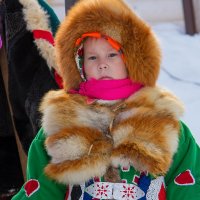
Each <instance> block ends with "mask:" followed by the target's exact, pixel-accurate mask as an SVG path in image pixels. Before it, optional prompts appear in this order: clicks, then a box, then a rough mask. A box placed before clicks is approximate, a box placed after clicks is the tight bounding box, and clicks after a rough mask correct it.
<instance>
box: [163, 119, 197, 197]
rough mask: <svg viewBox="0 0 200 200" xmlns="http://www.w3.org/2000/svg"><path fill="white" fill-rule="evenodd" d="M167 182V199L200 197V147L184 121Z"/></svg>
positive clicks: (166, 178)
mask: <svg viewBox="0 0 200 200" xmlns="http://www.w3.org/2000/svg"><path fill="white" fill-rule="evenodd" d="M165 182H166V189H167V200H174V199H176V200H188V199H190V200H197V199H200V148H199V146H198V144H197V143H196V142H195V140H194V138H193V136H192V134H191V132H190V130H189V129H188V128H187V126H186V125H185V124H184V123H182V122H181V134H180V140H179V147H178V151H177V153H176V154H175V155H174V159H173V164H172V166H171V168H170V170H169V172H168V174H167V175H166V177H165Z"/></svg>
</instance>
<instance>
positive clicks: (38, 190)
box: [12, 129, 67, 200]
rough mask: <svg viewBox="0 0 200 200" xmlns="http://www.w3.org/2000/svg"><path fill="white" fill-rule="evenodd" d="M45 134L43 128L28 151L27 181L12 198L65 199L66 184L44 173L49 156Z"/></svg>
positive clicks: (33, 199) (24, 199)
mask: <svg viewBox="0 0 200 200" xmlns="http://www.w3.org/2000/svg"><path fill="white" fill-rule="evenodd" d="M44 140H45V136H44V133H43V130H42V129H41V130H40V131H39V133H38V134H37V136H36V137H35V139H34V140H33V142H32V144H31V146H30V150H29V153H28V163H27V182H26V183H25V184H24V185H23V186H22V188H21V190H20V191H19V192H18V193H17V194H16V195H15V196H14V197H13V198H12V200H26V199H29V200H46V199H48V200H55V199H57V200H63V199H64V197H65V193H66V188H67V187H66V186H65V185H62V184H59V183H56V182H54V181H53V180H51V179H49V178H48V177H47V176H46V175H45V174H44V167H45V166H46V165H47V163H48V162H49V157H48V155H47V153H46V151H45V148H44Z"/></svg>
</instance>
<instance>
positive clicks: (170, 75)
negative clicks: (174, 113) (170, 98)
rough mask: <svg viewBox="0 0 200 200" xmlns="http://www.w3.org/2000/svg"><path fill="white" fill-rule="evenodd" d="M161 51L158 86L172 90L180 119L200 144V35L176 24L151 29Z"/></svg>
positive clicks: (161, 25) (160, 25)
mask: <svg viewBox="0 0 200 200" xmlns="http://www.w3.org/2000/svg"><path fill="white" fill-rule="evenodd" d="M153 30H154V31H155V33H156V34H157V36H158V38H159V40H160V44H161V48H162V51H163V62H162V65H161V73H160V77H159V80H158V84H159V85H162V86H163V87H165V88H168V89H169V90H171V91H173V92H174V93H175V94H176V95H177V96H178V97H179V98H180V99H181V100H182V101H183V103H184V104H185V114H184V116H183V118H182V120H183V121H184V122H185V123H186V124H187V126H188V127H189V128H190V130H191V131H192V133H193V135H194V137H195V139H196V140H197V142H198V144H200V120H199V114H200V34H196V35H194V36H189V35H186V34H185V30H184V27H183V26H182V27H180V26H178V25H175V24H158V25H155V26H153Z"/></svg>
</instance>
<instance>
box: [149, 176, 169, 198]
mask: <svg viewBox="0 0 200 200" xmlns="http://www.w3.org/2000/svg"><path fill="white" fill-rule="evenodd" d="M163 189H164V191H163ZM159 194H162V196H161V195H159ZM159 196H160V197H159ZM146 199H147V200H165V199H166V197H165V187H164V177H163V176H160V177H158V178H156V179H154V180H152V181H151V184H150V186H149V189H148V191H147V195H146Z"/></svg>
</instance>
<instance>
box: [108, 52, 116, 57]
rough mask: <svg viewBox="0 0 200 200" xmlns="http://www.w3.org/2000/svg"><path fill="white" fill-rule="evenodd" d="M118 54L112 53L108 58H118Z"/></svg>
mask: <svg viewBox="0 0 200 200" xmlns="http://www.w3.org/2000/svg"><path fill="white" fill-rule="evenodd" d="M117 55H118V54H117V53H110V54H109V55H108V57H111V58H112V57H115V56H117Z"/></svg>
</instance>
